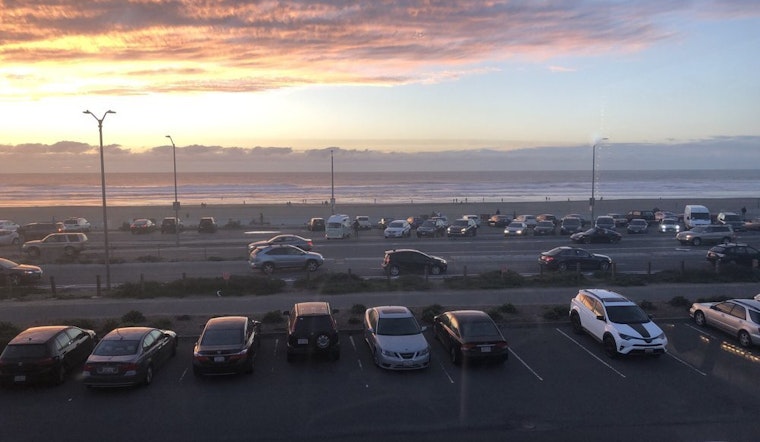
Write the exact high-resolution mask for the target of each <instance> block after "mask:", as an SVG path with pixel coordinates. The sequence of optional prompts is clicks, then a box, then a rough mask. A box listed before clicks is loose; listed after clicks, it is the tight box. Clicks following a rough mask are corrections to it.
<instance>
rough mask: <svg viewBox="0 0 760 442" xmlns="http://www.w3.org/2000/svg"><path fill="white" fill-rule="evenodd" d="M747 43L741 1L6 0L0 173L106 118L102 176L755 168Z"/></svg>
mask: <svg viewBox="0 0 760 442" xmlns="http://www.w3.org/2000/svg"><path fill="white" fill-rule="evenodd" d="M758 53H760V2H756V1H751V0H722V1H700V0H695V1H678V0H651V1H649V0H641V1H623V0H620V1H540V0H533V1H531V0H522V1H498V0H492V1H485V0H482V1H461V0H460V1H435V0H408V1H382V0H373V1H349V0H329V1H328V0H323V1H287V0H286V1H260V2H248V1H246V2H244V1H231V0H229V1H225V0H219V1H213V0H204V1H200V0H178V1H164V0H129V1H127V0H98V1H87V2H82V1H80V0H35V1H32V0H16V1H14V0H0V116H1V117H2V119H1V120H0V128H1V129H0V174H2V173H23V172H63V171H82V172H90V171H91V172H97V171H99V168H100V164H99V148H98V147H99V133H98V121H96V119H101V118H102V121H103V124H102V128H103V144H104V145H105V150H104V156H105V164H106V168H107V169H108V170H109V171H123V172H129V171H154V170H155V171H165V170H167V169H166V165H167V161H166V160H167V156H168V155H171V142H170V140H169V139H168V138H166V135H171V136H172V140H173V141H174V143H175V145H176V156H177V163H178V166H177V167H178V169H181V170H186V171H227V170H229V171H257V170H268V171H272V170H293V171H300V170H314V169H324V168H325V167H326V164H327V161H329V158H330V156H331V155H332V156H333V157H334V158H335V159H336V160H337V161H339V162H340V163H341V164H343V165H344V167H350V168H351V169H352V170H367V171H370V170H415V169H418V170H461V169H467V170H501V169H504V170H509V169H516V168H519V169H522V170H524V169H528V170H543V169H555V168H556V169H563V168H578V169H583V168H588V167H590V166H589V165H590V162H591V160H592V150H594V149H593V148H592V146H594V145H597V146H598V150H599V156H600V161H606V163H605V164H606V165H608V167H610V168H623V169H625V168H632V167H639V168H664V169H668V168H673V169H676V168H685V167H688V168H711V167H722V168H736V167H737V166H740V168H757V166H756V165H757V164H760V124H758V123H760V121H759V120H758V118H759V116H760V112H759V111H760V82H759V81H758V80H757V78H758V72H760V57H758V56H757V54H758ZM85 110H89V111H91V112H92V114H93V115H89V114H84V113H83V111H85ZM107 110H112V111H114V112H115V113H113V114H107V115H106V114H105V112H106V111H107ZM104 115H105V118H103V117H104ZM93 117H95V118H93Z"/></svg>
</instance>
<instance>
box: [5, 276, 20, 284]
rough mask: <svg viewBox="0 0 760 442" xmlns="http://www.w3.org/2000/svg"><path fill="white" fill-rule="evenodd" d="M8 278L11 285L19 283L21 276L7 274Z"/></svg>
mask: <svg viewBox="0 0 760 442" xmlns="http://www.w3.org/2000/svg"><path fill="white" fill-rule="evenodd" d="M8 278H9V279H10V281H11V285H19V284H21V276H19V275H16V274H13V275H8Z"/></svg>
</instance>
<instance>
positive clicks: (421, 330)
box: [420, 325, 428, 332]
mask: <svg viewBox="0 0 760 442" xmlns="http://www.w3.org/2000/svg"><path fill="white" fill-rule="evenodd" d="M427 329H428V327H427V325H423V326H422V328H420V332H426V331H427Z"/></svg>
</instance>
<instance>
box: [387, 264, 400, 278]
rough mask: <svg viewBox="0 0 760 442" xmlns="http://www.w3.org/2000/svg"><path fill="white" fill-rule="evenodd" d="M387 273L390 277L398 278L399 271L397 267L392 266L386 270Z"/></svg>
mask: <svg viewBox="0 0 760 442" xmlns="http://www.w3.org/2000/svg"><path fill="white" fill-rule="evenodd" d="M388 273H390V275H391V276H398V275H399V273H401V269H399V267H398V266H397V265H392V266H390V268H389V269H388Z"/></svg>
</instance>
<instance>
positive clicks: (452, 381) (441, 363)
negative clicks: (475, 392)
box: [435, 358, 454, 384]
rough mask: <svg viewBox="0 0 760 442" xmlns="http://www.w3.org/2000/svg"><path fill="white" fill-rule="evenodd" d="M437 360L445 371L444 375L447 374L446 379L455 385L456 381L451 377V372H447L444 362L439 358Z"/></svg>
mask: <svg viewBox="0 0 760 442" xmlns="http://www.w3.org/2000/svg"><path fill="white" fill-rule="evenodd" d="M435 359H436V361H438V365H440V366H441V370H443V374H445V375H446V377H447V378H449V382H450V383H452V384H453V383H454V379H452V378H451V375H449V372H448V371H447V370H446V367H445V366H444V365H443V362H442V361H441V360H440V359H438V358H435Z"/></svg>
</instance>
